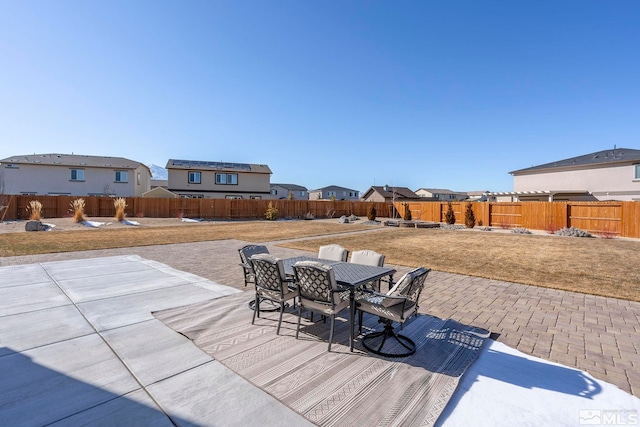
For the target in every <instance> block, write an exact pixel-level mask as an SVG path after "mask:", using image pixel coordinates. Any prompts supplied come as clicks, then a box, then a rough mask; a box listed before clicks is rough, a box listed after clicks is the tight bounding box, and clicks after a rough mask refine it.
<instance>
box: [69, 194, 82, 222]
mask: <svg viewBox="0 0 640 427" xmlns="http://www.w3.org/2000/svg"><path fill="white" fill-rule="evenodd" d="M71 209H73V220H74V221H75V222H82V221H84V199H75V200H74V201H73V202H71Z"/></svg>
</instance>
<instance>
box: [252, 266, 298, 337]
mask: <svg viewBox="0 0 640 427" xmlns="http://www.w3.org/2000/svg"><path fill="white" fill-rule="evenodd" d="M249 260H250V262H251V264H252V265H253V270H254V273H255V282H256V297H255V310H254V311H253V319H252V320H251V324H254V323H255V321H256V316H258V318H260V302H261V301H265V300H266V301H273V302H274V303H276V304H278V305H279V306H280V319H279V320H278V329H277V330H276V334H277V335H279V334H280V325H282V315H283V313H284V307H285V302H286V301H288V300H290V299H293V298H295V297H297V296H298V290H297V289H296V288H295V287H290V286H289V285H292V279H289V278H287V276H286V275H285V272H284V264H283V263H282V260H281V259H278V258H276V257H274V256H272V255H269V254H257V255H253V256H252V257H251V258H249ZM294 303H295V301H294Z"/></svg>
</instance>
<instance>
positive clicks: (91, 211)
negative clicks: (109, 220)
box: [0, 195, 640, 238]
mask: <svg viewBox="0 0 640 427" xmlns="http://www.w3.org/2000/svg"><path fill="white" fill-rule="evenodd" d="M75 199H78V197H73V196H22V195H0V205H2V206H5V207H4V208H3V209H2V211H0V218H2V219H5V220H15V219H28V218H29V213H28V211H27V210H26V207H27V206H28V205H29V202H30V201H32V200H37V201H39V202H40V203H42V206H43V209H42V217H43V218H59V217H64V216H71V215H72V211H71V202H72V201H73V200H75ZM83 199H84V201H85V215H87V216H88V217H113V216H115V207H114V205H113V200H114V199H113V198H111V197H94V196H91V197H84V198H83ZM126 201H127V207H126V210H125V212H126V215H127V216H128V217H144V216H146V217H153V218H176V217H185V218H205V219H264V218H265V212H266V211H267V208H268V206H269V203H272V204H273V206H274V207H275V208H276V209H277V210H278V217H279V218H303V217H305V216H306V215H313V216H314V217H316V218H334V217H340V216H342V215H351V214H353V215H357V216H361V217H364V216H366V215H367V212H368V210H369V208H370V207H371V206H372V205H373V206H374V207H375V209H376V212H377V216H378V217H381V218H382V217H393V216H394V215H395V216H397V217H402V216H403V214H404V212H405V210H406V209H409V210H410V211H411V217H412V219H413V220H416V221H430V222H444V218H445V213H446V212H447V208H448V203H446V202H409V203H403V202H396V203H395V204H392V203H385V202H359V201H355V202H354V201H329V200H245V199H236V200H227V199H163V198H142V197H128V198H126ZM466 205H467V202H452V203H451V207H452V208H453V211H454V214H455V217H456V224H464V215H465V209H466ZM471 207H472V209H473V212H474V215H475V218H476V225H483V226H491V227H501V228H515V227H523V228H528V229H531V230H546V231H549V232H555V231H557V230H560V229H562V228H564V227H576V228H580V229H582V230H586V231H589V232H591V233H593V234H598V235H603V236H620V237H632V238H640V202H473V203H471Z"/></svg>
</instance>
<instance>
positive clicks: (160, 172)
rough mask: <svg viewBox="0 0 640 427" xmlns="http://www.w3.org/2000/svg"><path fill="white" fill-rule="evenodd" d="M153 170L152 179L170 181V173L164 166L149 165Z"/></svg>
mask: <svg viewBox="0 0 640 427" xmlns="http://www.w3.org/2000/svg"><path fill="white" fill-rule="evenodd" d="M148 166H149V169H150V170H151V179H169V172H167V170H166V169H165V168H163V167H162V166H158V165H148Z"/></svg>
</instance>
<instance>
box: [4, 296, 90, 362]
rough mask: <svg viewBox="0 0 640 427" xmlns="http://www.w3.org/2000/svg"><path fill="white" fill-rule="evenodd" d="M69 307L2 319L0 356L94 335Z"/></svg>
mask: <svg viewBox="0 0 640 427" xmlns="http://www.w3.org/2000/svg"><path fill="white" fill-rule="evenodd" d="M94 332H95V331H94V329H93V327H91V325H90V324H89V322H87V321H86V320H85V318H84V317H83V316H82V314H80V312H79V311H78V309H77V308H76V307H74V306H73V305H64V306H61V307H54V308H48V309H43V310H37V311H30V312H27V313H19V314H14V315H11V316H5V317H2V321H0V337H2V339H1V340H0V344H1V346H0V356H4V355H5V354H9V353H12V352H20V351H25V350H29V349H32V348H36V347H41V346H44V345H48V344H53V343H56V342H61V341H66V340H70V339H72V338H78V337H81V336H85V335H89V334H92V333H94Z"/></svg>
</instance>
